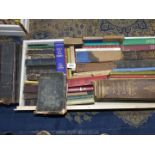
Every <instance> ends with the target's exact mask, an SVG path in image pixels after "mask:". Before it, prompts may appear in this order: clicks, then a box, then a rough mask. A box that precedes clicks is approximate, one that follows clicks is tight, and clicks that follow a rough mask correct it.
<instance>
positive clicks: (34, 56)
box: [27, 53, 55, 59]
mask: <svg viewBox="0 0 155 155" xmlns="http://www.w3.org/2000/svg"><path fill="white" fill-rule="evenodd" d="M49 58H50V59H54V58H55V55H54V54H53V53H52V54H29V55H28V56H27V59H49Z"/></svg>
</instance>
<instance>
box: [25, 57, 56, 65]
mask: <svg viewBox="0 0 155 155" xmlns="http://www.w3.org/2000/svg"><path fill="white" fill-rule="evenodd" d="M25 64H26V66H50V65H55V64H56V62H55V58H48V59H26V60H25Z"/></svg>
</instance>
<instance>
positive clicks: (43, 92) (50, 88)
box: [35, 72, 67, 115]
mask: <svg viewBox="0 0 155 155" xmlns="http://www.w3.org/2000/svg"><path fill="white" fill-rule="evenodd" d="M66 109H67V108H66V78H65V76H64V74H63V73H61V72H59V73H51V74H44V75H42V76H41V77H40V80H39V87H38V99H37V108H36V112H35V113H36V114H45V115H46V114H65V113H66V111H67V110H66Z"/></svg>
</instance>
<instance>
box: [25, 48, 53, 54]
mask: <svg viewBox="0 0 155 155" xmlns="http://www.w3.org/2000/svg"><path fill="white" fill-rule="evenodd" d="M31 54H45V55H46V54H54V48H53V49H45V50H44V49H41V50H28V51H27V55H31Z"/></svg>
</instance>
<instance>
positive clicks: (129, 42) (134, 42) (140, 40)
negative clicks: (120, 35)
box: [123, 37, 155, 46]
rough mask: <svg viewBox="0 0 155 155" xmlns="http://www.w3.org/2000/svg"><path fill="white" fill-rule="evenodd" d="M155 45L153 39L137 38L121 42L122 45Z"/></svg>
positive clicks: (154, 39) (154, 38)
mask: <svg viewBox="0 0 155 155" xmlns="http://www.w3.org/2000/svg"><path fill="white" fill-rule="evenodd" d="M152 44H155V37H150V38H149V37H147V38H144V37H141V38H140V37H139V38H125V39H124V40H123V45H125V46H127V45H152Z"/></svg>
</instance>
